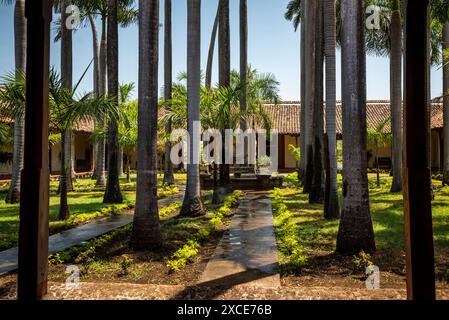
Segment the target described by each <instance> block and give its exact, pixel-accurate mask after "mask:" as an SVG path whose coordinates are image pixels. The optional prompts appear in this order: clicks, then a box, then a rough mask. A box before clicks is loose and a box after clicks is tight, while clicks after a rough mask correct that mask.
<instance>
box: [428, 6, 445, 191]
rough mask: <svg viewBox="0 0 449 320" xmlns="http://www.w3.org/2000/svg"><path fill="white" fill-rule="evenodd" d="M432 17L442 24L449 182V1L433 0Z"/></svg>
mask: <svg viewBox="0 0 449 320" xmlns="http://www.w3.org/2000/svg"><path fill="white" fill-rule="evenodd" d="M431 4H432V18H433V20H434V21H437V22H438V23H439V24H441V25H442V28H441V29H442V35H441V47H442V52H443V59H442V60H443V118H444V124H443V143H444V148H443V152H444V160H443V184H445V185H447V184H449V65H448V64H447V61H448V60H447V58H445V57H444V54H445V52H447V50H449V3H448V2H447V1H444V0H432V3H431Z"/></svg>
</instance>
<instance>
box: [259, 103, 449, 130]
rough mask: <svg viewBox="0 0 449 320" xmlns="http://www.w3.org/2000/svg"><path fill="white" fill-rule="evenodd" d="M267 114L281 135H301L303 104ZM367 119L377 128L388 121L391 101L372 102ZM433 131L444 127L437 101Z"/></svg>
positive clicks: (339, 125) (284, 105) (271, 109)
mask: <svg viewBox="0 0 449 320" xmlns="http://www.w3.org/2000/svg"><path fill="white" fill-rule="evenodd" d="M265 110H266V112H267V113H268V114H269V115H270V116H271V119H272V122H273V128H275V129H277V130H278V131H279V133H280V134H289V135H299V134H300V132H301V130H300V118H301V102H299V101H284V102H281V103H280V104H278V105H265ZM366 117H367V121H368V123H369V124H370V125H371V126H373V127H375V126H377V125H379V124H380V123H381V122H382V121H386V120H387V119H389V118H390V117H391V109H390V101H387V100H371V101H368V102H367V105H366ZM431 122H432V129H439V128H442V127H443V104H442V102H438V101H435V102H433V103H432V112H431ZM386 130H388V131H391V123H390V122H389V123H387V125H386ZM341 132H342V106H341V102H340V101H339V102H337V133H338V134H341Z"/></svg>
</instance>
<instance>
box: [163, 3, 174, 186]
mask: <svg viewBox="0 0 449 320" xmlns="http://www.w3.org/2000/svg"><path fill="white" fill-rule="evenodd" d="M164 26H165V36H164V99H165V101H170V100H171V95H172V90H173V88H172V83H173V79H172V73H173V69H172V60H173V53H172V1H171V0H165V24H164ZM168 108H170V106H168ZM165 130H166V132H167V133H170V132H171V123H170V122H168V123H167V127H166V128H165ZM170 151H171V142H170V141H166V142H165V159H164V160H165V166H164V184H169V185H173V184H174V183H175V177H174V175H173V164H172V162H171V159H170Z"/></svg>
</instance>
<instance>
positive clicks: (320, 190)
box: [309, 1, 324, 203]
mask: <svg viewBox="0 0 449 320" xmlns="http://www.w3.org/2000/svg"><path fill="white" fill-rule="evenodd" d="M316 15H317V18H316V23H317V24H316V27H315V29H316V32H315V37H316V40H315V43H316V47H315V48H316V50H315V64H314V66H315V72H316V77H315V90H314V93H315V98H314V105H313V128H312V136H313V178H312V188H311V190H310V194H309V202H310V203H323V200H324V179H323V178H324V176H323V173H324V172H323V130H324V123H323V121H324V114H323V80H324V79H323V62H324V60H323V58H324V57H323V2H322V1H318V3H317V11H316Z"/></svg>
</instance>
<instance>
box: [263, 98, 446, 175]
mask: <svg viewBox="0 0 449 320" xmlns="http://www.w3.org/2000/svg"><path fill="white" fill-rule="evenodd" d="M265 111H266V112H267V113H268V114H269V115H270V117H271V119H272V122H273V123H272V125H273V129H277V130H278V132H279V170H280V171H285V172H288V171H293V170H295V168H297V167H298V164H297V161H296V159H295V157H294V156H293V154H292V152H291V151H290V150H289V145H294V146H295V147H298V146H299V143H300V137H301V128H300V123H301V121H300V119H301V102H299V101H284V102H282V103H281V104H278V105H267V106H265ZM336 115H337V119H336V123H337V138H338V139H339V140H341V138H342V107H341V102H338V103H337V110H336ZM366 117H367V122H368V124H369V125H370V126H371V127H374V128H375V127H377V126H378V125H379V124H380V123H382V122H384V121H387V124H386V128H385V129H386V130H387V131H388V132H391V121H389V119H391V107H390V102H389V101H384V100H375V101H368V102H367V105H366ZM431 129H432V130H431V166H432V169H433V170H434V171H440V170H441V169H442V164H443V133H442V129H443V103H442V100H441V99H435V100H434V101H433V102H432V112H431ZM391 151H392V150H391V146H386V147H382V148H380V149H379V151H378V157H379V165H380V167H382V168H385V169H389V168H390V167H391V154H392V152H391ZM368 152H369V154H368V161H369V163H368V166H369V167H371V168H372V167H374V166H375V156H374V146H373V145H371V144H370V143H368Z"/></svg>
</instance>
